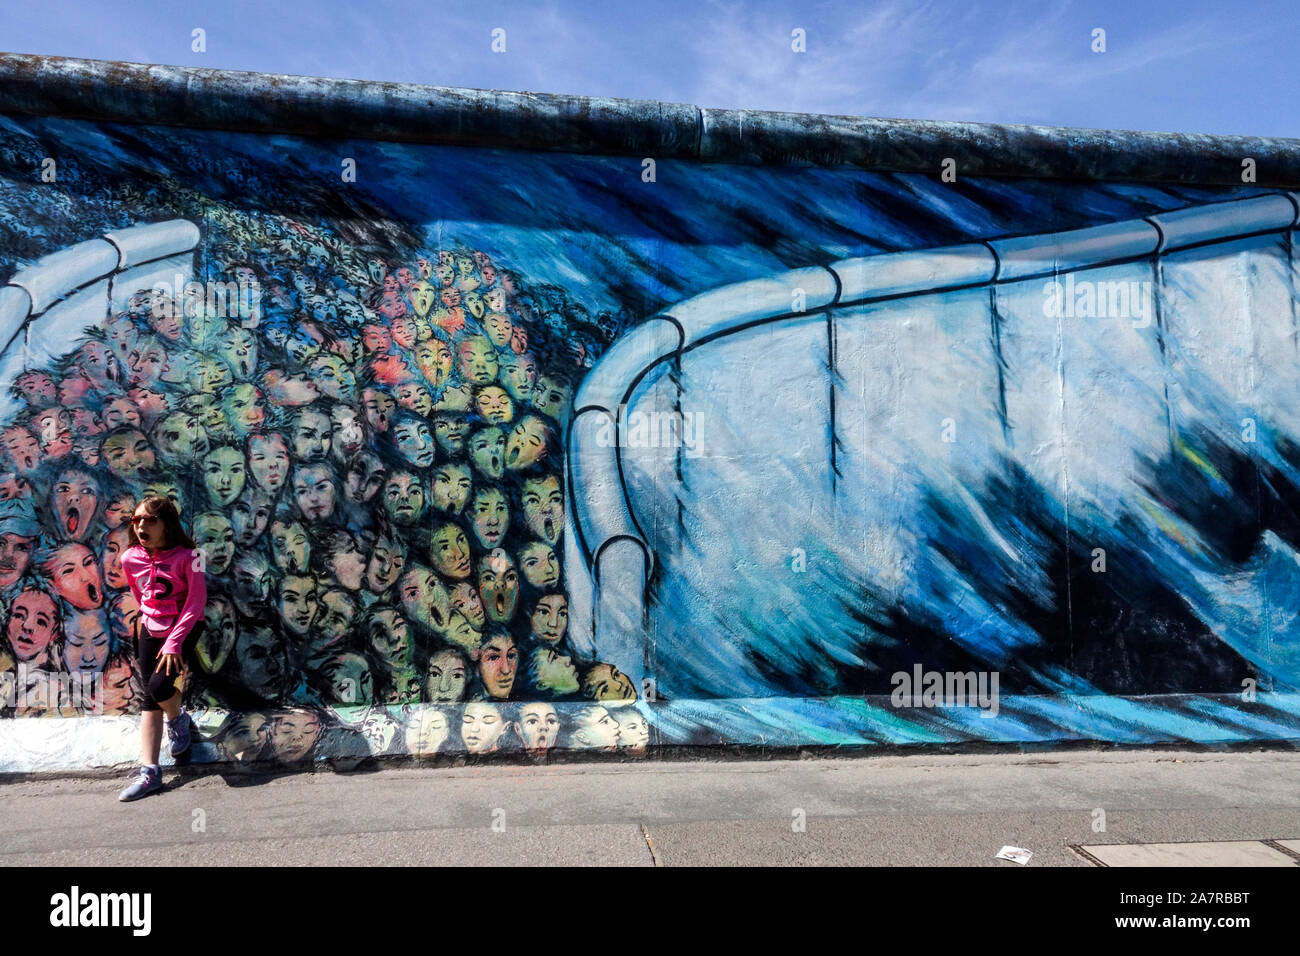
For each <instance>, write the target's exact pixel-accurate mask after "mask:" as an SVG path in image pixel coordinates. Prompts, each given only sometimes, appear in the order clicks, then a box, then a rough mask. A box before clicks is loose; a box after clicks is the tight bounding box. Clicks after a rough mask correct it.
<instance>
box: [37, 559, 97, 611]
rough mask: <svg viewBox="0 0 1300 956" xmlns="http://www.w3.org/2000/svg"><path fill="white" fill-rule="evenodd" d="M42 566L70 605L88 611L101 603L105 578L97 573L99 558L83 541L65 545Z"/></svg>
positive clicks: (55, 587)
mask: <svg viewBox="0 0 1300 956" xmlns="http://www.w3.org/2000/svg"><path fill="white" fill-rule="evenodd" d="M44 567H45V568H46V570H47V573H49V574H50V575H51V578H52V580H53V583H54V589H55V591H57V592H58V593H59V596H60V597H62V598H63V599H64V600H65V601H67V602H68V603H69V604H71V605H72V606H73V607H75V608H77V609H78V610H81V611H88V610H90V609H91V608H95V607H99V606H100V604H102V603H103V601H104V582H103V579H102V578H101V577H100V575H99V562H98V561H96V560H95V555H94V553H93V552H91V550H90V549H89V548H88V547H86V546H85V545H84V544H68V545H64V546H63V547H61V548H59V549H58V550H57V551H56V552H54V555H53V556H52V557H51V558H50V559H49V560H48V561H47V562H46V563H45V565H44Z"/></svg>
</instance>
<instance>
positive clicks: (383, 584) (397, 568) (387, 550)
mask: <svg viewBox="0 0 1300 956" xmlns="http://www.w3.org/2000/svg"><path fill="white" fill-rule="evenodd" d="M404 567H406V553H405V552H404V551H403V550H402V549H401V548H400V547H399V546H398V545H397V543H396V542H394V541H390V540H388V539H387V538H379V539H378V540H377V541H376V542H375V546H374V549H373V550H371V552H370V560H369V561H367V562H366V589H367V590H369V591H370V592H371V593H372V594H383V593H384V592H385V591H387V590H388V589H389V588H391V587H392V586H393V584H394V583H395V582H396V581H397V579H398V578H400V577H401V576H402V569H403V568H404Z"/></svg>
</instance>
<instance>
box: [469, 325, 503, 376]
mask: <svg viewBox="0 0 1300 956" xmlns="http://www.w3.org/2000/svg"><path fill="white" fill-rule="evenodd" d="M459 354H460V374H461V377H462V378H464V379H465V381H467V382H469V383H470V384H471V385H487V384H489V383H491V382H492V380H493V379H495V378H496V377H497V372H498V371H500V368H501V366H500V362H499V361H498V359H497V353H496V349H495V348H493V347H492V343H491V342H490V341H489V340H488V339H486V338H484V337H483V336H481V335H471V336H470V337H469V338H467V339H465V340H464V341H463V342H461V344H460V352H459Z"/></svg>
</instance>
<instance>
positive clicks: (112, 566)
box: [100, 528, 131, 591]
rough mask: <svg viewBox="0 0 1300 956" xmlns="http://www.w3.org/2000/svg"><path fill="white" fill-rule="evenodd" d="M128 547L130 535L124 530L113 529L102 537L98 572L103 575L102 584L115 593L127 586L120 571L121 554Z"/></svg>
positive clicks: (124, 575)
mask: <svg viewBox="0 0 1300 956" xmlns="http://www.w3.org/2000/svg"><path fill="white" fill-rule="evenodd" d="M129 547H131V535H130V533H129V532H128V531H127V529H126V528H114V529H113V530H112V531H110V532H109V533H108V534H106V535H105V536H104V548H103V551H102V552H101V555H100V570H101V571H102V572H103V575H104V583H105V584H106V585H107V586H108V587H110V588H112V589H113V590H115V591H120V590H121V589H122V588H124V587H126V586H127V580H126V574H125V573H124V572H123V571H122V552H123V551H125V550H126V549H127V548H129Z"/></svg>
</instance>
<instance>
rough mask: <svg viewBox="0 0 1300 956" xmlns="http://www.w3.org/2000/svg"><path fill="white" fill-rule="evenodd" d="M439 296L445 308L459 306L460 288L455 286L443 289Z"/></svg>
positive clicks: (456, 307) (457, 307)
mask: <svg viewBox="0 0 1300 956" xmlns="http://www.w3.org/2000/svg"><path fill="white" fill-rule="evenodd" d="M440 298H441V299H442V304H443V306H444V308H447V309H459V308H460V289H456V288H447V289H443V290H442V294H441V296H440Z"/></svg>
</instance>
